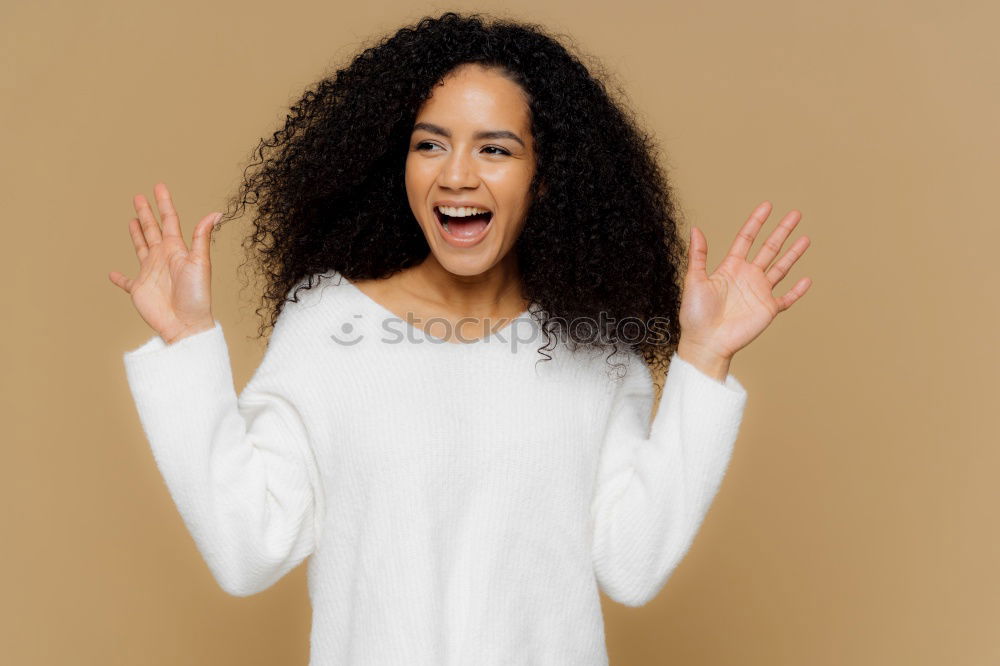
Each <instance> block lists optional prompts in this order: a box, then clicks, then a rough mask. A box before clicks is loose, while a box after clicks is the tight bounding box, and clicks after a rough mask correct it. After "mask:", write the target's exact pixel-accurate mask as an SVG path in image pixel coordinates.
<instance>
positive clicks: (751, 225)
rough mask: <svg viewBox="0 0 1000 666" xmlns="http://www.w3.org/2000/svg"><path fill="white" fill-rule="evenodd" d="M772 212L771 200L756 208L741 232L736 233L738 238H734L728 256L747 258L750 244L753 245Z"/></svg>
mask: <svg viewBox="0 0 1000 666" xmlns="http://www.w3.org/2000/svg"><path fill="white" fill-rule="evenodd" d="M770 214H771V202H770V201H764V202H762V203H761V204H760V205H758V206H757V207H756V208H754V210H753V212H752V213H750V217H749V218H747V221H746V222H744V223H743V226H742V227H741V228H740V231H739V233H737V234H736V238H735V239H734V240H733V244H732V246H731V247H730V248H729V254H728V255H727V256H730V257H736V258H738V259H746V257H747V253H748V252H750V246H751V245H753V241H754V239H755V238H757V233H758V232H759V231H760V228H761V227H762V226H764V221H765V220H766V219H767V216H768V215H770Z"/></svg>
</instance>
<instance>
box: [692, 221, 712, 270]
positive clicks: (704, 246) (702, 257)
mask: <svg viewBox="0 0 1000 666" xmlns="http://www.w3.org/2000/svg"><path fill="white" fill-rule="evenodd" d="M696 231H697V233H695V232H696ZM707 262H708V242H707V241H706V240H705V236H704V234H702V233H701V229H698V227H695V226H693V225H692V226H691V243H690V245H689V246H688V275H689V276H694V277H698V278H707V277H708V273H707V272H706V271H705V267H706V264H707Z"/></svg>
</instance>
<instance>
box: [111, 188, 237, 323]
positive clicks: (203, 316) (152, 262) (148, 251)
mask: <svg viewBox="0 0 1000 666" xmlns="http://www.w3.org/2000/svg"><path fill="white" fill-rule="evenodd" d="M153 193H154V195H155V197H156V205H157V208H158V209H159V212H160V218H161V220H162V223H163V228H162V231H161V229H160V225H159V224H158V223H157V222H156V218H155V217H154V216H153V211H152V210H151V209H150V206H149V203H148V202H147V201H146V198H145V197H144V196H143V195H141V194H138V195H136V196H135V197H133V200H132V203H133V205H134V206H135V210H136V214H137V215H138V218H132V219H131V220H130V221H129V233H130V234H131V236H132V244H133V246H134V248H135V253H136V257H137V258H138V259H139V274H138V275H137V276H136V277H135V278H134V279H131V278H127V277H125V276H124V275H122V274H121V273H119V272H118V271H112V272H111V273H109V274H108V278H110V280H111V281H112V282H113V283H114V284H116V285H118V286H119V287H121V288H122V289H123V290H125V292H127V293H128V294H129V295H130V296H131V297H132V304H133V305H134V306H135V308H136V310H138V312H139V315H140V316H141V317H142V318H143V320H144V321H145V322H146V323H147V324H149V326H150V327H151V328H152V329H153V330H154V331H156V332H157V333H158V334H159V335H160V337H162V338H163V339H164V340H165V341H166V342H168V343H170V342H174V341H175V340H177V339H179V338H182V337H185V336H186V335H191V334H193V333H196V332H199V331H202V330H206V329H208V328H211V327H212V326H213V325H214V318H213V316H212V294H211V291H212V289H211V287H212V266H211V259H210V256H209V246H210V242H209V240H210V235H211V231H212V227H213V226H214V224H215V223H216V222H217V221H218V218H219V217H221V215H219V214H217V213H211V214H209V215H206V216H205V217H203V218H202V219H201V220H200V221H199V222H198V224H197V225H196V226H195V229H194V232H193V235H192V239H191V249H190V250H189V249H188V247H187V245H186V244H185V242H184V238H183V237H182V236H181V228H180V220H179V219H178V218H177V213H176V211H175V210H174V206H173V202H172V201H171V199H170V192H169V191H168V190H167V186H166V185H165V184H163V183H157V184H156V185H155V186H154V187H153Z"/></svg>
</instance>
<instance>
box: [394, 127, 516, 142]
mask: <svg viewBox="0 0 1000 666" xmlns="http://www.w3.org/2000/svg"><path fill="white" fill-rule="evenodd" d="M417 130H425V131H427V132H430V133H431V134H440V135H441V136H445V137H448V138H449V139H450V138H451V132H449V131H448V130H446V129H445V128H443V127H441V126H440V125H435V124H433V123H417V124H416V125H414V126H413V131H414V132H416V131H417ZM472 138H473V139H513V140H514V141H517V142H518V143H519V144H521V147H522V148H524V141H521V137H519V136H518V135H516V134H514V133H513V132H511V131H510V130H483V131H480V132H476V133H475V134H474V135H473V136H472Z"/></svg>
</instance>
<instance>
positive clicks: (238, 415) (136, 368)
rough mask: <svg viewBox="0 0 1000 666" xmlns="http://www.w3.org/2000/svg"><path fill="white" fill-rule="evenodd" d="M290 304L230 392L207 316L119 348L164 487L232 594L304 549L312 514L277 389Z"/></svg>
mask: <svg viewBox="0 0 1000 666" xmlns="http://www.w3.org/2000/svg"><path fill="white" fill-rule="evenodd" d="M290 305H292V304H286V306H290ZM290 309H291V308H290V307H286V309H285V310H284V311H282V313H281V315H280V316H279V319H278V321H277V322H276V324H275V328H274V330H273V331H272V335H271V340H270V344H269V345H268V349H267V352H266V353H265V356H264V359H263V361H262V363H261V365H260V366H259V367H258V369H257V371H256V372H255V374H254V376H253V377H252V378H251V380H250V382H249V383H248V384H247V386H246V388H244V390H243V391H242V393H241V394H240V395H239V396H237V395H236V393H235V391H234V388H233V379H232V374H231V369H230V361H229V352H228V348H227V346H226V341H225V337H224V336H223V332H222V326H221V325H220V324H219V322H218V321H216V322H215V327H214V328H212V329H209V330H206V331H202V332H199V333H196V334H194V335H189V336H187V337H184V338H181V339H180V340H178V341H177V342H175V343H173V344H170V345H167V344H166V343H165V342H164V340H163V339H162V338H161V337H160V336H158V335H157V336H154V337H153V338H152V339H150V340H149V341H148V342H146V343H145V344H144V345H142V346H141V347H139V348H137V349H134V350H132V351H129V352H127V353H125V355H124V363H125V370H126V374H127V377H128V383H129V387H130V389H131V391H132V396H133V398H134V400H135V405H136V408H137V410H138V413H139V418H140V420H141V422H142V427H143V430H144V431H145V434H146V437H147V438H148V440H149V444H150V446H151V448H152V452H153V456H154V458H155V460H156V464H157V466H158V467H159V470H160V472H161V474H162V475H163V479H164V481H165V482H166V485H167V488H168V490H169V491H170V495H171V497H172V498H173V500H174V503H175V504H176V505H177V509H178V511H179V512H180V514H181V517H182V518H183V520H184V523H185V525H186V526H187V528H188V530H189V531H190V533H191V536H192V537H193V538H194V541H195V544H196V545H197V547H198V550H199V551H200V552H201V554H202V556H203V558H204V560H205V562H206V563H207V564H208V567H209V569H210V570H211V572H212V574H213V576H214V577H215V579H216V581H217V582H218V583H219V585H220V586H221V587H222V589H223V590H225V591H226V592H227V593H229V594H232V595H235V596H248V595H252V594H256V593H257V592H260V591H262V590H265V589H267V588H268V587H270V586H271V585H273V584H274V583H275V582H277V581H278V580H279V579H280V578H281V577H282V576H284V575H285V574H286V573H287V572H288V571H290V570H291V569H293V568H295V567H296V566H297V565H298V564H299V563H300V562H301V561H302V560H303V559H305V558H306V557H307V556H308V555H309V554H310V553H312V552H313V550H314V548H315V547H316V544H317V543H318V540H319V534H320V526H321V525H322V517H323V514H324V502H323V492H322V487H321V480H320V477H319V473H318V470H317V466H316V463H315V460H314V458H313V454H312V449H311V447H310V444H309V438H308V434H307V431H306V426H305V424H304V422H303V419H302V416H301V414H300V413H299V412H298V410H297V408H296V405H295V404H293V403H292V402H291V401H290V400H289V398H288V395H289V383H290V382H292V381H293V378H292V377H290V376H289V372H287V369H288V368H289V367H293V364H291V363H290V360H291V355H292V354H294V345H291V344H289V343H288V342H286V340H285V336H286V335H287V334H288V333H290V332H291V331H290V330H286V327H287V324H288V321H287V316H286V315H288V314H290V313H289V312H288V311H289V310H290Z"/></svg>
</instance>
